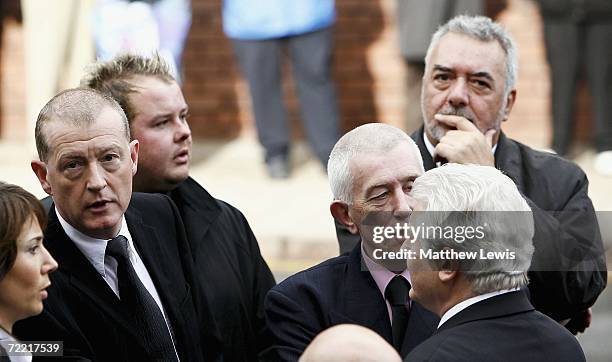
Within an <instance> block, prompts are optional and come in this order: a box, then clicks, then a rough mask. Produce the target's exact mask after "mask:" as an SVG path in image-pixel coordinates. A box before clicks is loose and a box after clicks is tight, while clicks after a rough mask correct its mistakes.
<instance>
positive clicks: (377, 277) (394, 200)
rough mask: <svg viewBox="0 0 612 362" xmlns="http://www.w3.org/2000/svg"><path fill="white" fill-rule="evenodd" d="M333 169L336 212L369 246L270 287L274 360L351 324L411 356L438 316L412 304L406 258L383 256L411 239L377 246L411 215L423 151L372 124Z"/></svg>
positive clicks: (355, 135)
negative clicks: (387, 230) (384, 230)
mask: <svg viewBox="0 0 612 362" xmlns="http://www.w3.org/2000/svg"><path fill="white" fill-rule="evenodd" d="M327 171H328V175H329V183H330V186H331V189H332V193H333V195H334V200H333V201H332V203H331V205H330V211H331V214H332V215H333V216H334V218H335V219H336V220H338V221H339V222H341V223H342V224H344V225H345V226H346V227H347V229H348V230H349V231H350V232H351V233H353V234H355V235H358V236H359V237H360V239H361V241H362V242H358V243H357V245H356V246H355V247H354V248H353V250H352V251H351V252H350V253H349V254H346V255H341V256H339V257H336V258H332V259H330V260H327V261H325V262H323V263H321V264H319V265H317V266H314V267H312V268H310V269H308V270H305V271H303V272H300V273H298V274H295V275H293V276H291V277H289V278H287V279H286V280H285V281H283V282H282V283H280V284H279V285H278V286H276V287H274V288H272V290H270V292H269V293H268V295H267V297H266V302H265V311H266V320H267V322H268V325H269V327H270V331H271V332H272V334H273V336H274V346H273V348H272V350H273V352H274V353H275V354H276V355H275V356H272V357H273V358H274V360H282V361H293V360H297V359H298V357H299V356H300V354H301V353H302V352H303V351H304V349H305V348H306V346H308V344H309V343H310V342H311V341H312V340H313V339H314V338H315V336H316V335H317V334H319V333H320V332H321V331H323V330H325V329H327V328H329V327H331V326H334V325H338V324H345V323H350V324H357V325H361V326H364V327H367V328H370V329H372V330H373V331H374V332H376V333H378V334H379V335H380V336H382V337H383V338H384V339H385V340H386V341H387V342H388V343H390V344H391V345H393V347H394V348H395V349H396V351H397V352H398V353H400V355H402V356H405V355H406V354H407V353H408V352H409V351H410V350H411V349H412V348H414V347H415V346H416V345H417V344H419V343H420V342H422V341H423V340H424V339H426V338H427V337H429V336H430V335H431V334H432V333H433V330H434V328H435V326H436V324H437V323H438V318H437V317H436V316H435V315H433V314H432V313H430V312H428V311H426V310H425V309H423V308H422V307H421V306H420V305H419V304H418V303H413V302H411V301H410V300H409V299H408V291H409V290H410V276H409V274H408V272H407V271H406V262H405V260H404V259H402V260H397V259H392V258H385V257H384V253H383V252H387V253H389V252H390V253H393V252H397V251H400V247H401V246H402V244H403V242H404V239H401V237H397V236H392V235H391V236H390V235H389V234H387V235H386V238H385V240H382V241H380V240H379V241H376V239H375V236H376V235H375V233H374V232H373V231H374V228H375V227H383V226H386V227H392V226H393V225H401V224H402V223H405V221H406V220H407V218H408V217H409V216H410V214H411V211H412V209H413V208H414V207H415V205H414V200H413V199H412V198H411V197H410V195H409V193H410V190H411V187H412V183H413V182H414V180H415V179H416V178H417V177H418V176H420V175H421V174H422V173H423V165H422V161H421V158H420V154H419V150H418V148H417V147H416V145H415V144H414V141H412V139H410V137H408V135H407V134H405V133H404V132H403V131H402V130H400V129H398V128H395V127H393V126H389V125H385V124H380V123H371V124H366V125H363V126H360V127H357V128H355V129H354V130H352V131H350V132H348V133H347V134H345V135H344V136H343V137H342V138H341V139H340V140H339V141H338V142H337V143H336V145H335V146H334V148H333V150H332V152H331V155H330V158H329V162H328V166H327Z"/></svg>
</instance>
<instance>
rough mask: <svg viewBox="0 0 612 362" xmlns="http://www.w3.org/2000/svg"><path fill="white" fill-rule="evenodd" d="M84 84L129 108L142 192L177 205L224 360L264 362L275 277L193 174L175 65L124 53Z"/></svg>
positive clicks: (248, 236)
mask: <svg viewBox="0 0 612 362" xmlns="http://www.w3.org/2000/svg"><path fill="white" fill-rule="evenodd" d="M82 83H83V85H85V86H87V87H91V88H94V89H97V90H99V91H101V92H104V93H109V94H111V95H112V97H113V98H115V100H117V101H118V102H119V104H120V105H121V106H122V107H123V109H125V111H126V114H127V118H128V121H129V125H130V130H131V133H132V138H133V139H137V140H138V141H139V144H140V150H139V160H138V173H137V174H136V175H135V177H134V190H135V191H140V192H147V193H165V194H167V195H168V196H170V198H171V199H172V200H173V201H174V202H175V203H176V205H177V207H178V211H179V213H180V215H181V217H182V220H183V222H184V225H185V230H186V233H187V239H188V242H189V245H190V247H191V250H192V253H193V258H194V260H193V261H194V264H195V267H196V269H195V272H196V276H197V283H198V286H199V288H201V289H202V290H205V291H206V294H207V300H208V308H210V311H211V313H212V314H213V317H214V319H215V323H216V325H217V327H218V333H217V337H218V339H219V340H220V341H221V343H222V349H223V357H224V358H225V359H226V360H228V361H247V360H248V361H250V360H254V359H256V358H257V356H258V354H259V353H261V352H263V351H265V349H266V348H267V347H269V345H270V343H271V338H270V337H269V333H268V331H267V328H266V324H265V319H264V314H263V300H264V297H265V295H266V293H267V292H268V290H269V289H270V288H271V287H272V286H274V285H275V281H274V277H273V276H272V273H271V272H270V269H269V268H268V266H267V264H266V262H265V261H264V259H263V258H262V256H261V253H260V251H259V246H258V243H257V240H256V238H255V236H254V235H253V232H252V231H251V228H250V226H249V224H248V222H247V220H246V219H245V217H244V216H243V215H242V213H241V212H240V211H239V210H238V209H236V208H234V207H232V206H231V205H229V204H228V203H226V202H223V201H221V200H217V199H215V198H213V197H212V196H211V195H210V194H209V193H208V192H207V191H206V190H205V189H204V188H203V187H202V186H200V184H198V183H197V182H196V181H195V180H194V179H192V178H191V177H189V164H190V160H191V143H192V140H191V131H190V129H189V125H188V123H187V116H188V106H187V104H186V102H185V99H184V97H183V93H182V91H181V89H180V87H179V85H178V84H177V82H176V81H175V80H174V79H173V78H172V76H171V74H170V72H169V69H168V67H167V65H166V64H165V63H164V62H163V60H162V59H161V58H160V57H159V56H153V57H151V58H145V57H141V56H136V55H129V54H128V55H123V56H119V57H117V58H115V59H112V60H110V61H108V62H100V63H98V64H96V66H95V67H93V68H92V69H91V71H90V72H89V74H87V75H86V76H85V77H84V79H83V81H82ZM202 328H203V332H206V331H208V330H209V326H207V325H205V324H203V325H202Z"/></svg>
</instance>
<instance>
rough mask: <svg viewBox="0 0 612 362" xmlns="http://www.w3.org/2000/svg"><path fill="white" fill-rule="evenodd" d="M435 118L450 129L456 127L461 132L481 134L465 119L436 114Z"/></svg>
mask: <svg viewBox="0 0 612 362" xmlns="http://www.w3.org/2000/svg"><path fill="white" fill-rule="evenodd" d="M434 118H435V119H436V120H437V121H438V122H441V123H443V124H445V125H446V126H448V127H454V128H456V129H458V130H460V131H469V132H480V130H479V129H478V128H477V127H476V126H475V125H474V124H473V123H472V122H470V120H468V119H467V118H465V117H462V116H455V115H450V114H439V113H438V114H436V115H435V116H434Z"/></svg>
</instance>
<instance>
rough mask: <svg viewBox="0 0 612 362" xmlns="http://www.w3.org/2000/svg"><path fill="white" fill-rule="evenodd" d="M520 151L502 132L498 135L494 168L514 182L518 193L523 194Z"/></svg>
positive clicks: (523, 185)
mask: <svg viewBox="0 0 612 362" xmlns="http://www.w3.org/2000/svg"><path fill="white" fill-rule="evenodd" d="M521 164H522V162H521V151H520V149H519V147H518V146H517V145H516V143H514V142H512V141H511V140H509V139H508V137H506V135H505V134H504V133H503V132H500V134H499V140H498V141H497V149H496V150H495V168H497V169H498V170H502V171H503V172H504V173H505V174H506V175H507V176H508V177H510V178H511V179H512V181H514V184H515V185H516V186H517V188H518V189H519V191H520V192H521V193H522V194H524V193H525V184H524V182H523V172H522V170H521Z"/></svg>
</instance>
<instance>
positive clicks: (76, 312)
mask: <svg viewBox="0 0 612 362" xmlns="http://www.w3.org/2000/svg"><path fill="white" fill-rule="evenodd" d="M125 218H126V221H127V225H128V229H129V231H130V234H131V235H132V239H133V242H134V245H135V247H136V249H137V251H138V254H139V255H140V257H141V259H142V261H143V263H144V264H145V266H146V268H147V270H148V272H149V274H150V275H151V279H152V280H153V283H154V284H155V287H156V289H157V292H158V294H159V296H160V299H161V301H162V304H163V305H164V309H165V311H166V313H167V316H168V318H169V322H170V325H171V326H172V330H173V333H174V335H175V337H176V338H175V341H176V348H177V351H178V354H179V357H180V359H181V361H202V360H204V356H203V353H202V350H208V351H209V353H210V354H211V355H212V354H214V345H209V346H206V342H205V340H203V339H202V338H201V337H200V332H199V331H200V326H199V322H201V321H202V320H201V319H199V317H198V314H197V312H196V303H195V300H194V298H196V297H195V296H194V295H192V290H191V287H190V284H192V283H193V278H194V273H193V264H192V261H191V254H190V250H189V245H188V244H187V240H186V238H185V234H184V230H183V226H182V223H181V221H180V218H179V215H178V212H177V210H176V208H175V206H174V205H173V204H172V202H171V201H170V199H169V198H168V197H166V196H163V195H148V194H138V193H134V194H133V195H132V199H131V202H130V205H129V207H128V209H127V211H126V213H125ZM44 243H45V245H46V247H47V248H48V250H49V252H50V253H51V254H52V255H53V256H54V258H55V259H56V260H57V262H58V263H59V268H58V270H57V271H55V272H54V273H52V274H51V275H50V278H51V282H52V285H51V287H50V288H49V290H48V291H49V297H48V298H47V299H46V300H45V302H44V312H43V313H42V314H41V315H39V316H36V317H32V318H29V319H26V320H24V321H21V322H18V323H16V325H15V329H14V332H15V335H16V336H17V338H19V339H21V340H49V341H57V340H63V341H64V355H66V356H79V357H83V358H87V359H91V360H96V361H144V360H149V359H150V358H149V357H148V353H147V351H146V350H145V349H144V347H143V343H142V341H141V340H139V337H138V336H137V335H136V333H134V332H135V331H134V328H133V327H132V325H131V324H130V323H129V321H128V316H129V311H126V310H124V309H123V308H122V307H121V306H120V304H119V299H118V298H117V296H116V295H115V294H114V292H113V291H112V289H110V287H109V286H108V284H107V283H106V282H105V281H104V279H103V278H102V276H101V275H100V274H99V273H98V272H97V271H96V270H95V268H94V267H93V266H92V265H91V263H90V262H89V261H88V260H87V258H86V257H85V256H84V255H83V254H82V253H81V251H80V250H79V249H78V248H77V247H76V246H75V244H74V243H73V242H72V241H71V240H70V239H69V238H68V236H67V235H66V233H65V231H64V230H63V228H62V226H61V224H60V223H59V220H58V218H57V215H56V213H55V209H54V208H51V210H50V212H49V224H48V226H47V228H46V230H45V239H44ZM208 356H209V355H208V354H207V357H208ZM211 359H212V358H211Z"/></svg>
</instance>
